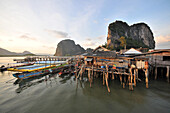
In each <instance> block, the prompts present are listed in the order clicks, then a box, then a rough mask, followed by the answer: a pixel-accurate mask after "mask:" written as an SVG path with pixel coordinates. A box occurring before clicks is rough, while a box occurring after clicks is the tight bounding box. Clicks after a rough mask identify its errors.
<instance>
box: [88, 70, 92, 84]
mask: <svg viewBox="0 0 170 113" xmlns="http://www.w3.org/2000/svg"><path fill="white" fill-rule="evenodd" d="M88 78H89V82H90V87H91V78H90V69H88Z"/></svg>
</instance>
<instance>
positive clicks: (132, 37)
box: [107, 21, 155, 49]
mask: <svg viewBox="0 0 170 113" xmlns="http://www.w3.org/2000/svg"><path fill="white" fill-rule="evenodd" d="M120 37H124V38H125V40H126V47H127V48H131V47H133V48H139V47H146V48H150V49H154V48H155V41H154V37H153V33H152V31H151V29H150V27H149V26H148V25H147V24H145V23H137V24H134V25H131V26H129V25H128V24H127V23H126V22H122V21H115V22H113V23H111V24H109V27H108V36H107V48H110V49H121V48H123V47H121V46H120V43H121V42H120V40H119V39H120Z"/></svg>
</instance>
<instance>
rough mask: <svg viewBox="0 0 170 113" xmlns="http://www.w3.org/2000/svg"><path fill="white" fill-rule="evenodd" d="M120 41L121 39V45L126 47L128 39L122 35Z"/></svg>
mask: <svg viewBox="0 0 170 113" xmlns="http://www.w3.org/2000/svg"><path fill="white" fill-rule="evenodd" d="M119 41H120V46H121V47H126V39H125V37H123V36H121V37H120V39H119Z"/></svg>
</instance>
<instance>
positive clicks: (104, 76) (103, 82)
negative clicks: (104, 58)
mask: <svg viewBox="0 0 170 113" xmlns="http://www.w3.org/2000/svg"><path fill="white" fill-rule="evenodd" d="M104 84H105V72H104V71H103V85H104Z"/></svg>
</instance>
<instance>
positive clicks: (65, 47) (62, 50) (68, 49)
mask: <svg viewBox="0 0 170 113" xmlns="http://www.w3.org/2000/svg"><path fill="white" fill-rule="evenodd" d="M84 52H85V50H84V48H82V47H81V46H80V45H79V44H77V45H76V44H75V42H74V41H73V40H70V39H66V40H62V41H61V42H59V43H58V45H57V49H56V53H55V54H54V55H55V56H67V55H77V54H82V53H84Z"/></svg>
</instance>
